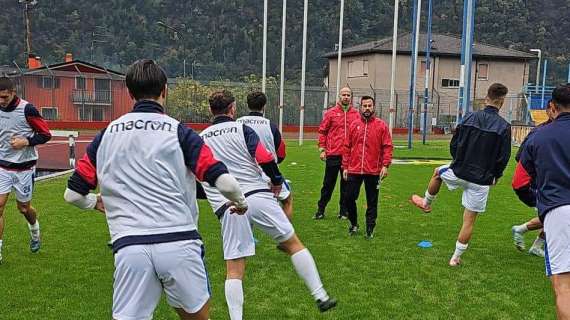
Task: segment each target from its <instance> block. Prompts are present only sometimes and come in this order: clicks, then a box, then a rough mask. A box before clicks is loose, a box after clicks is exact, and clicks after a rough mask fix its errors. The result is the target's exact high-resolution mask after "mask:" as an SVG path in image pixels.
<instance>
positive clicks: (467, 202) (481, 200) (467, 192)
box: [437, 164, 489, 213]
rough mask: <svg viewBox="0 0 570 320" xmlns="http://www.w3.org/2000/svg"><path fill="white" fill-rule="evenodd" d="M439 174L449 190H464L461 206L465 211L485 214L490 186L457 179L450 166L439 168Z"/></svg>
mask: <svg viewBox="0 0 570 320" xmlns="http://www.w3.org/2000/svg"><path fill="white" fill-rule="evenodd" d="M437 172H438V174H439V177H440V178H441V180H443V182H445V184H446V185H447V188H448V189H449V190H455V189H457V188H461V189H463V195H462V197H461V204H462V205H463V207H465V209H467V210H471V211H473V212H478V213H483V212H485V208H486V207H487V198H488V197H489V186H482V185H479V184H476V183H472V182H469V181H465V180H463V179H461V178H458V177H456V176H455V174H454V173H453V170H452V169H451V168H450V167H449V165H448V164H446V165H443V166H441V167H439V168H437Z"/></svg>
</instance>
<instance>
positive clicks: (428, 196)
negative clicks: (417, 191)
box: [424, 190, 435, 206]
mask: <svg viewBox="0 0 570 320" xmlns="http://www.w3.org/2000/svg"><path fill="white" fill-rule="evenodd" d="M434 199H435V196H434V195H431V194H430V193H429V191H427V190H426V193H425V194H424V205H426V206H429V205H430V204H431V203H432V201H433V200H434Z"/></svg>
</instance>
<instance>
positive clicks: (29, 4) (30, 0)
mask: <svg viewBox="0 0 570 320" xmlns="http://www.w3.org/2000/svg"><path fill="white" fill-rule="evenodd" d="M18 3H22V4H23V5H24V23H25V25H26V59H27V58H28V57H29V56H30V54H31V53H32V28H31V22H30V10H31V9H32V8H33V7H35V6H36V5H37V4H38V1H37V0H19V1H18Z"/></svg>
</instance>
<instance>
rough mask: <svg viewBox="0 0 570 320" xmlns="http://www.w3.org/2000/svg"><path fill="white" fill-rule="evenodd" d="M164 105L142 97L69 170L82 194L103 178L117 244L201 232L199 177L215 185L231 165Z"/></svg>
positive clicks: (181, 237)
mask: <svg viewBox="0 0 570 320" xmlns="http://www.w3.org/2000/svg"><path fill="white" fill-rule="evenodd" d="M162 112H163V109H162V107H161V106H160V105H159V104H157V103H155V102H151V101H141V102H137V104H136V105H135V108H134V110H133V112H131V113H128V114H126V115H124V116H122V117H120V118H118V119H117V120H115V121H113V122H111V123H110V124H109V126H108V127H107V128H106V129H105V130H103V131H102V132H101V133H99V134H98V135H97V136H96V137H95V139H94V141H93V142H92V143H91V144H90V145H89V147H88V148H87V153H86V155H85V156H84V157H83V159H81V160H80V161H79V163H78V166H77V169H76V171H75V173H74V175H73V176H72V177H71V178H70V181H69V184H68V187H69V188H70V189H71V190H74V191H76V192H78V193H81V194H87V193H88V192H89V190H90V189H91V190H92V189H94V188H95V187H96V186H97V184H99V186H100V190H101V196H102V198H103V203H104V205H105V211H106V217H107V223H108V225H109V231H110V233H111V240H112V241H113V249H114V250H115V251H117V250H119V249H120V248H122V247H124V246H128V245H133V244H143V243H144V244H148V243H161V242H172V241H179V240H190V239H198V238H199V235H198V233H197V231H196V221H195V217H196V215H197V206H196V178H198V180H201V181H207V182H209V183H211V184H212V185H213V184H215V181H216V179H217V177H219V176H220V175H221V174H224V173H227V172H228V171H227V169H226V167H225V166H224V165H223V164H222V163H221V162H219V161H218V160H216V159H214V157H213V155H212V153H211V151H210V149H209V148H208V147H207V146H206V145H204V143H203V141H202V139H200V137H199V136H198V135H197V134H196V133H195V132H194V131H192V130H190V129H187V128H185V127H184V126H183V125H182V124H180V123H179V122H178V121H177V120H175V119H173V118H171V117H169V116H167V115H165V114H163V113H162Z"/></svg>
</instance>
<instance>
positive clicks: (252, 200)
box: [220, 192, 295, 260]
mask: <svg viewBox="0 0 570 320" xmlns="http://www.w3.org/2000/svg"><path fill="white" fill-rule="evenodd" d="M247 204H248V209H247V212H246V213H245V215H242V216H240V215H237V214H235V213H234V214H230V212H229V209H228V210H226V211H225V212H224V215H223V216H222V218H221V219H220V222H221V223H222V240H223V248H224V259H225V260H230V259H238V258H244V257H249V256H253V255H255V242H254V240H253V232H252V230H251V225H253V226H256V227H258V228H259V229H261V231H263V232H264V233H266V234H267V235H269V236H270V237H271V238H273V240H275V241H276V242H278V243H281V242H284V241H286V240H289V239H290V238H291V237H292V236H293V235H294V234H295V230H294V229H293V225H292V224H291V222H290V221H289V219H287V216H286V215H285V212H283V209H282V208H281V206H279V202H278V201H277V199H275V197H274V196H273V194H272V193H270V192H259V193H254V194H252V195H250V196H249V197H247Z"/></svg>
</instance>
